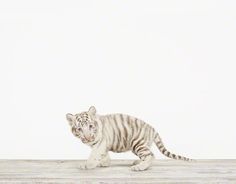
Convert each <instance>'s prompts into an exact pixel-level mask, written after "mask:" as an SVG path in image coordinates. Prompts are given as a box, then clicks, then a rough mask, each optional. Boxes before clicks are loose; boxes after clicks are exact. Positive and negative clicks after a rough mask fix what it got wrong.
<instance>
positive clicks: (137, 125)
mask: <svg viewBox="0 0 236 184" xmlns="http://www.w3.org/2000/svg"><path fill="white" fill-rule="evenodd" d="M67 120H68V121H69V123H70V125H71V127H72V133H73V134H74V135H75V136H76V137H78V138H80V139H81V140H82V141H83V142H84V143H85V144H87V145H89V146H91V148H92V152H91V155H90V157H89V159H88V160H87V162H86V163H85V164H84V165H82V166H80V168H81V169H90V168H95V167H96V166H108V165H109V163H110V158H109V155H108V151H112V152H117V153H120V152H126V151H132V152H133V153H134V154H135V155H137V156H138V157H139V158H140V160H138V161H135V162H134V165H133V166H132V167H131V169H132V170H134V171H139V170H145V169H147V168H149V167H150V165H151V163H152V160H153V159H154V155H153V153H152V152H151V150H150V147H151V145H152V143H153V142H154V143H155V144H156V146H157V147H158V149H159V150H160V152H161V153H162V154H164V155H165V156H167V157H169V158H172V159H177V160H184V161H190V160H191V159H189V158H186V157H183V156H179V155H176V154H173V153H170V152H169V151H168V150H167V149H166V148H165V147H164V144H163V142H162V140H161V138H160V136H159V134H158V133H157V132H156V131H155V130H154V128H153V127H151V126H150V125H149V124H147V123H145V122H144V121H142V120H140V119H138V118H135V117H132V116H129V115H125V114H109V115H98V114H97V113H96V109H95V107H90V109H89V111H87V112H83V113H79V114H76V115H72V114H67ZM88 126H89V127H90V128H88ZM78 127H79V129H80V132H77V131H76V130H78ZM91 127H92V128H91ZM85 137H86V138H85ZM88 140H89V141H88Z"/></svg>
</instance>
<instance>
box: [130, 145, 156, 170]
mask: <svg viewBox="0 0 236 184" xmlns="http://www.w3.org/2000/svg"><path fill="white" fill-rule="evenodd" d="M133 153H134V154H135V155H137V156H138V157H139V158H140V160H136V161H135V162H134V163H133V164H135V165H133V166H132V167H131V170H132V171H143V170H146V169H148V168H149V167H150V166H151V164H152V161H153V159H154V158H155V157H154V155H153V153H152V152H151V151H150V149H149V148H148V147H146V146H139V147H138V148H137V149H135V150H133Z"/></svg>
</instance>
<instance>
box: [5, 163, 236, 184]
mask: <svg viewBox="0 0 236 184" xmlns="http://www.w3.org/2000/svg"><path fill="white" fill-rule="evenodd" d="M81 162H83V161H80V160H0V183H4V184H5V183H6V184H8V183H86V184H87V183H103V184H106V183H155V184H158V183H162V184H165V183H175V184H176V183H177V184H180V183H224V184H226V183H234V184H235V183H236V160H198V161H197V162H184V161H176V160H156V161H155V162H154V164H153V166H152V167H151V168H150V169H149V170H147V171H142V172H133V171H131V170H130V165H131V163H132V162H133V161H132V160H113V161H112V165H111V166H110V167H107V168H96V169H93V170H79V169H78V165H79V164H80V163H81Z"/></svg>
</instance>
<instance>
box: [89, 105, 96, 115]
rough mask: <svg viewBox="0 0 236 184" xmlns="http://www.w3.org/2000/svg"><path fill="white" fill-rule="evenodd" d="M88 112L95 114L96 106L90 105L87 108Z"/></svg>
mask: <svg viewBox="0 0 236 184" xmlns="http://www.w3.org/2000/svg"><path fill="white" fill-rule="evenodd" d="M88 112H89V114H91V115H95V114H96V112H97V111H96V108H95V107H94V106H91V107H90V108H89V111H88Z"/></svg>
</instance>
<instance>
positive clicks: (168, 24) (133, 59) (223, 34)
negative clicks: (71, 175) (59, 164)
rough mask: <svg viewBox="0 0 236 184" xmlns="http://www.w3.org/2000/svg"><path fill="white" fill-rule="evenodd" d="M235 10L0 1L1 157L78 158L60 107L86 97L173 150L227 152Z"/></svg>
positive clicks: (235, 100)
mask: <svg viewBox="0 0 236 184" xmlns="http://www.w3.org/2000/svg"><path fill="white" fill-rule="evenodd" d="M235 9H236V2H235V1H233V0H232V1H230V0H228V1H226V0H221V1H216V0H198V1H188V0H179V1H168V0H163V1H156V0H153V1H137V0H134V1H125V0H119V1H115V0H113V1H95V0H94V1H82V0H79V1H78V0H74V1H72V0H71V1H62V0H60V1H58V0H57V1H56V0H43V1H31V0H22V1H17V0H8V1H0V85H1V88H0V89H1V90H0V112H1V115H0V159H16V158H17V159H22V158H30V159H79V158H80V159H82V158H86V157H87V155H88V154H89V152H90V149H89V147H87V146H85V145H83V144H82V143H80V142H79V140H77V139H76V138H75V137H73V135H72V134H71V133H70V129H69V126H68V124H67V122H66V120H65V114H66V113H67V112H71V113H75V112H80V111H83V110H87V109H88V108H89V106H90V105H95V106H96V107H97V110H98V112H99V113H101V114H103V113H112V112H123V113H126V114H131V115H134V116H137V117H140V118H141V119H143V120H146V121H147V122H149V123H150V124H151V125H153V126H154V127H155V128H156V129H157V130H158V131H159V133H160V135H161V136H162V139H163V140H164V143H165V144H166V147H167V148H168V149H169V150H171V151H173V152H175V153H179V154H183V155H186V156H189V157H191V158H199V159H200V158H235V155H236V145H235V144H236V133H235V132H236V130H235V129H236V125H235V123H236V113H235V112H236V82H235V79H236V72H235V71H236V54H235V51H236V34H235V33H236V13H235ZM153 150H154V153H155V154H156V157H157V158H164V157H163V156H162V155H161V154H160V153H159V152H158V151H157V149H156V148H154V147H153ZM112 158H135V157H134V156H133V155H132V154H131V153H124V154H112Z"/></svg>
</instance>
